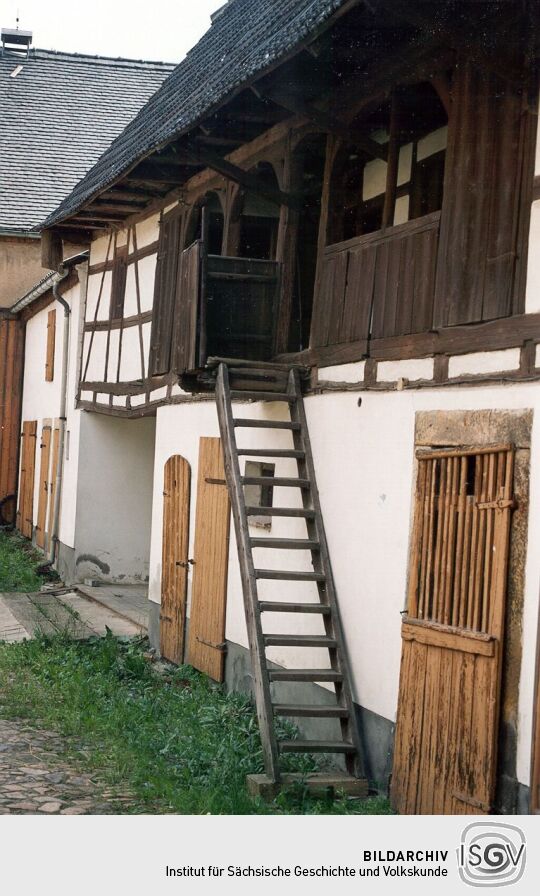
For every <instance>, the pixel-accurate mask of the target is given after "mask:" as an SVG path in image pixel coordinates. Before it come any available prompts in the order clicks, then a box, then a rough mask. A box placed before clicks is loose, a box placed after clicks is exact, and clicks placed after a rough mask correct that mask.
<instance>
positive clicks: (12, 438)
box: [0, 318, 24, 523]
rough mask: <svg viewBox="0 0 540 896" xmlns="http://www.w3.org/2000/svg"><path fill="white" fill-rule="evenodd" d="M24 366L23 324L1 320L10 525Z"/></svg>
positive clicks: (0, 478)
mask: <svg viewBox="0 0 540 896" xmlns="http://www.w3.org/2000/svg"><path fill="white" fill-rule="evenodd" d="M23 363H24V326H23V324H22V323H21V322H20V321H19V320H12V319H6V318H4V319H2V318H0V502H2V501H4V507H5V514H6V518H5V522H6V523H14V522H15V507H16V501H15V500H13V501H9V502H8V501H6V500H5V499H6V498H8V497H9V496H10V495H16V493H17V479H18V469H19V436H20V427H21V401H22V377H23ZM0 519H1V517H0Z"/></svg>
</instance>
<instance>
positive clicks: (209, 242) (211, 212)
mask: <svg viewBox="0 0 540 896" xmlns="http://www.w3.org/2000/svg"><path fill="white" fill-rule="evenodd" d="M203 209H204V214H205V215H206V219H207V223H206V227H207V233H206V247H207V252H208V254H209V255H221V252H222V246H223V227H224V224H223V208H222V206H221V202H220V200H219V196H218V195H217V193H215V192H213V191H212V192H211V193H207V194H206V196H205V197H204V198H203V199H202V200H201V201H200V202H199V203H197V205H196V206H194V208H193V210H192V212H191V215H190V218H189V220H188V224H187V227H186V234H185V238H184V248H187V247H188V246H191V244H192V243H194V242H195V240H200V239H201V238H202V224H203Z"/></svg>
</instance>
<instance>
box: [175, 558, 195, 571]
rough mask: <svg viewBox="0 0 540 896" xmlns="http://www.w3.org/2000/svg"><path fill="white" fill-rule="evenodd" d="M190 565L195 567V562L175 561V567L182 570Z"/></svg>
mask: <svg viewBox="0 0 540 896" xmlns="http://www.w3.org/2000/svg"><path fill="white" fill-rule="evenodd" d="M190 564H191V566H195V560H177V561H176V565H177V566H181V567H182V569H187V568H188V566H189V565H190Z"/></svg>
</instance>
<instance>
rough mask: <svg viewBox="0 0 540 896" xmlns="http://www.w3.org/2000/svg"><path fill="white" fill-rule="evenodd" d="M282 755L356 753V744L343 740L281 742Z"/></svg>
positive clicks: (279, 742)
mask: <svg viewBox="0 0 540 896" xmlns="http://www.w3.org/2000/svg"><path fill="white" fill-rule="evenodd" d="M278 747H279V751H280V753H356V747H355V746H354V744H350V743H347V742H346V741H341V740H281V741H278Z"/></svg>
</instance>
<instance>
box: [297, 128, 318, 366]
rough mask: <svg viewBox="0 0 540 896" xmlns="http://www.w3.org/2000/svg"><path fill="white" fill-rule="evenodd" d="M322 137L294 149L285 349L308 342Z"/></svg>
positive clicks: (307, 139)
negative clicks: (294, 218) (295, 205)
mask: <svg viewBox="0 0 540 896" xmlns="http://www.w3.org/2000/svg"><path fill="white" fill-rule="evenodd" d="M326 142H327V140H326V136H325V135H316V136H313V137H307V138H306V139H305V140H303V141H302V143H300V145H299V146H298V148H297V149H296V152H295V158H294V160H293V164H294V166H295V185H294V186H295V191H296V192H298V193H300V194H301V195H303V196H304V208H303V209H302V212H301V214H300V217H299V222H298V234H297V240H296V258H295V275H294V285H293V296H292V310H291V324H290V330H289V344H288V350H289V351H291V352H294V351H302V349H304V348H307V346H308V345H309V334H310V329H311V313H312V309H313V292H314V288H315V273H316V269H317V247H318V240H319V219H320V215H321V193H322V184H323V177H324V166H325V156H326Z"/></svg>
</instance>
